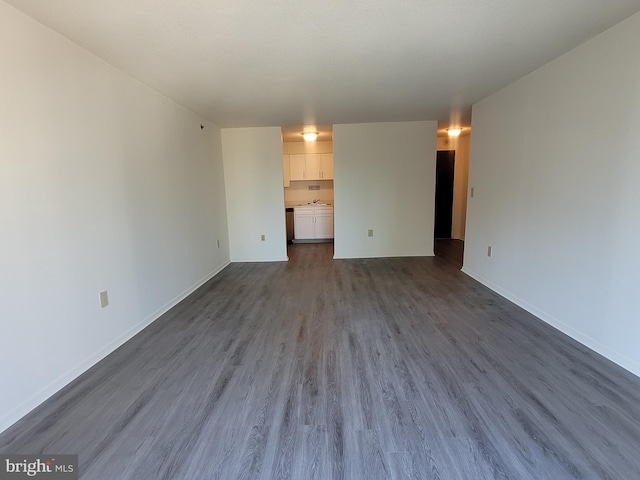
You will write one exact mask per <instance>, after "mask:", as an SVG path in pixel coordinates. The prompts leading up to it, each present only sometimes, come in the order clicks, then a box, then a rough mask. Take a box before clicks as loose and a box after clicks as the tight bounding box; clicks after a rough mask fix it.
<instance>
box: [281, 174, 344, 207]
mask: <svg viewBox="0 0 640 480" xmlns="http://www.w3.org/2000/svg"><path fill="white" fill-rule="evenodd" d="M311 185H319V186H320V190H309V186H311ZM316 199H320V201H321V202H322V203H330V204H332V205H333V180H309V181H297V182H291V186H290V187H285V189H284V204H285V206H287V207H292V206H294V205H298V204H300V203H308V202H313V201H314V200H316Z"/></svg>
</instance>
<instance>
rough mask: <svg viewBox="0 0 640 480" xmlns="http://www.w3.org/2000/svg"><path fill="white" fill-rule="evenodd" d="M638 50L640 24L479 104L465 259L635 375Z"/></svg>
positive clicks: (639, 328)
mask: <svg viewBox="0 0 640 480" xmlns="http://www.w3.org/2000/svg"><path fill="white" fill-rule="evenodd" d="M638 45H640V14H637V15H635V16H633V17H631V18H629V19H627V20H625V21H624V22H622V23H620V24H618V25H617V26H615V27H613V28H612V29H610V30H608V31H606V32H604V33H602V34H601V35H599V36H597V37H595V38H593V39H592V40H590V41H589V42H587V43H585V44H583V45H581V46H580V47H578V48H576V49H575V50H573V51H571V52H569V53H567V54H566V55H564V56H562V57H560V58H558V59H556V60H554V61H553V62H551V63H549V64H547V65H546V66H544V67H542V68H541V69H539V70H537V71H535V72H534V73H532V74H530V75H528V76H526V77H524V78H522V79H521V80H519V81H517V82H516V83H514V84H512V85H510V86H508V87H507V88H505V89H503V90H501V91H500V92H498V93H496V94H494V95H492V96H490V97H488V98H486V99H485V100H483V101H481V102H479V103H478V104H477V105H475V106H474V108H473V136H472V139H471V161H470V178H469V187H474V188H475V198H469V205H468V212H467V233H466V245H465V259H464V271H465V272H467V273H469V274H470V275H471V276H473V277H475V278H477V279H479V280H480V281H481V282H483V283H485V284H487V285H489V286H490V287H491V288H493V289H495V290H496V291H498V292H500V293H502V294H503V295H505V296H506V297H507V298H510V299H512V300H514V301H515V302H516V303H518V304H520V305H521V306H523V307H524V308H526V309H527V310H529V311H531V312H532V313H534V314H536V315H537V316H539V317H540V318H542V319H543V320H545V321H547V322H549V323H551V324H552V325H554V326H556V327H558V328H559V329H560V330H562V331H564V332H566V333H568V334H569V335H571V336H573V337H574V338H576V339H577V340H579V341H580V342H583V343H584V344H586V345H587V346H589V347H591V348H593V349H594V350H596V351H598V352H600V353H602V354H603V355H605V356H607V357H609V358H610V359H611V360H613V361H615V362H617V363H619V364H620V365H622V366H624V367H626V368H627V369H629V370H631V371H633V372H635V373H636V374H640V348H638V345H639V343H638V339H639V338H640V309H639V308H638V292H640V281H639V280H638V272H640V248H638V238H640V208H639V207H640V188H639V187H640V161H638V159H639V158H640V156H639V155H640V154H639V152H640V135H638V132H639V131H640V56H639V55H638V52H637V46H638ZM487 245H492V246H493V248H494V250H493V257H492V258H489V257H487V255H486V250H487Z"/></svg>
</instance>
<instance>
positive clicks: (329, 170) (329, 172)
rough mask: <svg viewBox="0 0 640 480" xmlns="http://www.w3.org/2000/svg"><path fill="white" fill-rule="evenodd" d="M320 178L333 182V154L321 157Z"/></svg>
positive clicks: (324, 154) (325, 154)
mask: <svg viewBox="0 0 640 480" xmlns="http://www.w3.org/2000/svg"><path fill="white" fill-rule="evenodd" d="M320 178H322V179H323V180H333V153H323V154H322V155H320Z"/></svg>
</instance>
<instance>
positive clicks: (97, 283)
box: [0, 2, 229, 430]
mask: <svg viewBox="0 0 640 480" xmlns="http://www.w3.org/2000/svg"><path fill="white" fill-rule="evenodd" d="M0 44H2V45H3V46H4V47H3V48H2V49H1V52H0V71H1V72H2V74H1V75H0V136H1V141H0V245H1V247H0V329H1V334H0V337H1V340H0V341H1V343H2V345H1V348H0V385H2V387H1V390H2V395H0V430H3V429H4V428H5V427H7V426H9V425H10V424H11V423H13V422H14V421H16V420H17V419H18V418H19V417H21V416H22V415H23V414H25V413H27V412H28V411H29V410H30V409H31V408H33V407H35V406H36V405H38V404H39V403H40V402H42V401H43V400H45V399H46V398H47V397H48V396H50V395H51V394H53V393H54V392H55V391H56V390H58V389H59V388H60V387H62V386H63V385H65V384H66V383H67V382H69V381H70V380H72V379H73V378H75V377H76V376H77V375H79V374H80V373H82V372H83V371H84V370H85V369H86V368H88V367H90V366H91V365H93V364H94V363H95V362H97V361H98V360H99V359H101V358H102V357H104V356H105V355H107V354H108V353H110V352H111V351H112V350H113V349H115V348H116V347H117V346H119V345H120V344H121V343H123V342H124V341H126V340H127V339H129V338H130V337H131V336H132V335H134V334H135V333H136V332H138V331H139V330H140V329H142V328H143V327H144V326H146V325H147V324H148V323H150V322H151V321H153V320H154V319H156V318H157V317H158V316H159V315H160V314H161V313H163V312H164V311H165V310H166V309H168V308H169V307H170V306H172V305H173V304H174V303H175V302H176V301H177V300H179V299H181V298H182V297H183V296H184V295H186V294H187V293H188V292H190V291H191V290H192V289H194V288H195V287H196V286H198V285H200V283H202V282H203V281H204V280H206V279H208V278H210V277H211V276H212V275H213V274H214V273H216V272H217V271H218V270H219V269H221V268H222V267H224V266H225V265H226V264H227V263H228V260H229V254H228V247H227V238H228V234H227V222H226V213H225V195H224V183H223V181H224V177H223V172H222V151H221V145H220V134H219V130H218V129H217V128H216V127H215V126H213V125H210V124H205V123H204V122H203V121H202V120H201V119H200V118H198V117H196V116H195V115H194V114H192V113H190V112H188V111H186V110H185V109H183V108H182V107H180V106H178V105H176V104H175V103H172V102H170V101H168V100H167V99H166V98H165V97H163V96H161V95H159V94H157V93H155V92H154V91H152V90H150V89H149V88H147V87H145V86H143V85H142V84H140V83H139V82H137V81H135V80H133V79H131V78H130V77H128V76H126V75H124V74H123V73H121V72H120V71H118V70H116V69H114V68H112V67H110V66H109V65H107V64H106V63H104V62H103V61H101V60H99V59H97V58H96V57H94V56H93V55H91V54H89V53H88V52H86V51H84V50H82V49H80V48H79V47H77V46H75V45H74V44H72V43H70V42H69V41H68V40H66V39H64V38H63V37H61V36H59V35H58V34H56V33H54V32H52V31H51V30H48V29H46V28H45V27H43V26H41V25H40V24H38V23H36V22H35V21H33V20H31V19H29V18H27V17H26V16H24V15H23V14H21V13H18V12H17V11H16V10H14V9H13V8H12V7H9V6H7V5H6V4H5V3H2V2H0ZM201 123H203V124H204V125H205V127H206V128H205V129H204V130H201V129H200V124H201ZM217 239H220V240H221V243H222V247H221V248H220V249H218V248H216V240H217ZM102 290H108V292H109V298H110V302H111V303H110V305H109V306H108V307H107V308H105V309H101V308H100V305H99V300H98V292H100V291H102Z"/></svg>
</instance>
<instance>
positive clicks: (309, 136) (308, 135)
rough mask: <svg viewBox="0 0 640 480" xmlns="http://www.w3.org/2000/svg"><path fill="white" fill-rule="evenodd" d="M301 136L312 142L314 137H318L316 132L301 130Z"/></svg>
mask: <svg viewBox="0 0 640 480" xmlns="http://www.w3.org/2000/svg"><path fill="white" fill-rule="evenodd" d="M302 138H304V139H305V140H306V141H307V142H313V141H314V140H315V139H316V138H318V132H302Z"/></svg>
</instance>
